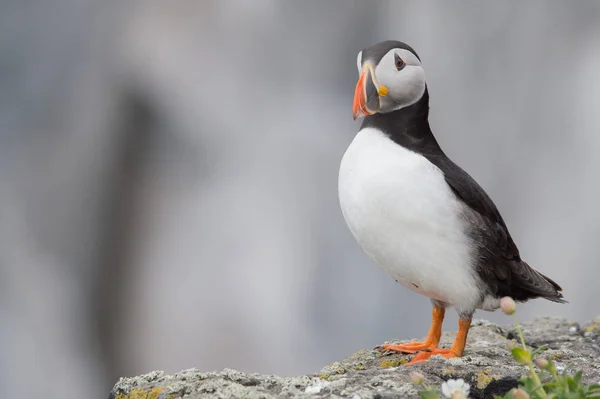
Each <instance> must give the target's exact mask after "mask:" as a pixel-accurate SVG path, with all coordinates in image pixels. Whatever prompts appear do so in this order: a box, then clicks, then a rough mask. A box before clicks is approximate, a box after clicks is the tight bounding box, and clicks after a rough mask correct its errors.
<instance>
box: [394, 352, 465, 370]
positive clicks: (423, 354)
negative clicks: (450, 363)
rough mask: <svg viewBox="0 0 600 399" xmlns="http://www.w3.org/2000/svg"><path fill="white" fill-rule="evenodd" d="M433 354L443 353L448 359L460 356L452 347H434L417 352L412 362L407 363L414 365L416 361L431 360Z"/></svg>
mask: <svg viewBox="0 0 600 399" xmlns="http://www.w3.org/2000/svg"><path fill="white" fill-rule="evenodd" d="M433 355H442V356H443V357H445V358H446V359H450V358H452V357H460V355H458V354H457V353H455V352H454V351H453V350H452V349H442V348H436V349H432V350H430V351H426V352H419V353H417V354H416V355H414V356H413V358H412V359H411V360H410V362H408V363H406V365H407V366H409V365H412V364H415V363H421V362H424V361H426V360H429V358H430V357H431V356H433Z"/></svg>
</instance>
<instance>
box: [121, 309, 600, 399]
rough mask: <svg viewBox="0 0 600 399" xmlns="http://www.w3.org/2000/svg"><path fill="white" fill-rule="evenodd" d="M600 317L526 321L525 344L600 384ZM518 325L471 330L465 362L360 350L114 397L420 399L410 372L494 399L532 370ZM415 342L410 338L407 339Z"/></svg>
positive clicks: (137, 387) (164, 378) (156, 380)
mask: <svg viewBox="0 0 600 399" xmlns="http://www.w3.org/2000/svg"><path fill="white" fill-rule="evenodd" d="M598 326H600V318H599V319H594V320H593V321H591V322H589V323H587V324H586V325H584V326H582V327H581V328H580V326H579V325H578V324H577V323H573V322H569V321H567V320H565V319H558V318H538V319H535V320H534V321H533V322H531V323H524V324H523V332H524V335H525V341H526V344H527V345H528V346H530V347H533V348H544V349H545V350H544V352H543V353H544V356H545V357H548V358H551V359H552V360H553V361H555V362H556V364H557V367H559V368H560V367H562V368H563V369H564V368H567V367H569V368H568V370H567V371H569V372H573V373H574V372H575V371H576V370H582V371H583V382H584V383H598V382H600V328H599V327H598ZM514 334H515V332H514V329H513V328H512V327H507V328H501V327H500V326H498V325H496V324H494V323H490V322H488V321H484V320H477V321H474V322H473V324H472V325H471V329H470V332H469V338H468V341H467V348H466V351H465V355H464V356H463V357H462V358H455V359H444V358H443V357H441V356H433V357H432V358H431V359H430V360H429V361H427V362H424V363H419V364H416V365H411V366H404V364H405V363H407V362H408V360H409V359H410V355H402V354H390V355H383V354H381V353H380V352H378V351H376V350H361V351H358V352H357V353H355V354H353V355H351V356H349V357H348V358H346V359H344V360H340V361H338V362H334V363H332V364H330V365H328V366H325V367H324V368H323V369H322V370H320V371H318V372H316V373H315V374H310V375H305V376H297V377H279V376H274V375H261V374H251V373H250V374H249V373H242V372H239V371H236V370H231V369H225V370H223V371H220V372H211V373H203V372H200V371H198V370H195V369H191V370H184V371H181V372H179V373H175V374H166V373H163V372H159V371H154V372H152V373H149V374H145V375H141V376H137V377H132V378H121V380H119V382H117V384H116V385H115V386H114V388H113V390H112V391H111V393H110V395H109V398H110V399H138V398H144V399H174V398H184V397H185V398H186V399H201V398H202V399H203V398H247V399H271V398H340V397H342V398H352V399H375V398H379V399H385V398H418V394H417V389H416V387H415V386H414V384H412V383H411V382H410V378H409V376H408V373H409V372H410V371H413V370H417V371H419V372H420V373H421V374H423V375H424V377H425V383H426V384H428V385H434V386H437V387H440V386H441V384H442V383H443V382H444V381H447V380H448V379H458V378H462V379H464V380H465V381H466V382H467V383H469V384H470V386H471V391H470V392H471V393H470V397H473V398H492V397H493V395H502V394H504V393H506V392H508V391H509V390H510V389H511V388H513V387H515V386H517V380H518V378H519V377H521V376H522V375H525V374H527V368H526V367H525V366H523V365H520V364H518V363H516V362H515V361H514V360H513V358H512V357H511V355H510V353H509V351H508V349H507V342H508V340H509V339H513V338H514ZM453 335H454V333H450V332H448V333H446V334H444V335H443V337H442V341H441V345H442V346H444V347H448V346H449V345H450V344H451V342H452V339H453ZM404 342H408V341H404Z"/></svg>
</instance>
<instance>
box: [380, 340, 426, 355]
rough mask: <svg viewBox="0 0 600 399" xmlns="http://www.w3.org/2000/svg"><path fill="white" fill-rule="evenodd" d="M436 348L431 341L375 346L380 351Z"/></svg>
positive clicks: (415, 350)
mask: <svg viewBox="0 0 600 399" xmlns="http://www.w3.org/2000/svg"><path fill="white" fill-rule="evenodd" d="M435 348H437V343H435V342H433V341H424V342H408V343H406V344H385V345H383V346H381V347H377V348H376V349H378V350H379V351H381V352H388V351H389V352H400V353H415V352H417V351H422V350H432V349H435Z"/></svg>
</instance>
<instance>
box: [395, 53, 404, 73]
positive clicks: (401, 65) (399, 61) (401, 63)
mask: <svg viewBox="0 0 600 399" xmlns="http://www.w3.org/2000/svg"><path fill="white" fill-rule="evenodd" d="M394 63H395V64H396V69H397V70H399V71H400V70H402V69H403V68H404V67H405V66H406V62H404V60H403V59H402V58H400V56H399V55H398V54H394Z"/></svg>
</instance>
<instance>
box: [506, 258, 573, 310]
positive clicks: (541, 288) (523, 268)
mask: <svg viewBox="0 0 600 399" xmlns="http://www.w3.org/2000/svg"><path fill="white" fill-rule="evenodd" d="M515 263H517V262H515ZM518 263H519V265H515V266H517V267H516V268H513V271H515V272H516V273H514V275H515V277H516V279H515V280H516V281H514V283H515V284H516V285H518V286H520V287H519V288H520V290H518V291H519V292H520V293H523V294H524V292H523V291H525V292H527V294H526V295H524V296H525V298H523V299H522V300H527V299H530V298H544V299H547V300H549V301H552V302H558V303H568V302H567V301H566V300H565V299H563V294H562V293H561V291H562V288H561V286H560V285H558V284H557V283H556V282H554V280H552V279H551V278H550V277H547V276H545V275H543V274H542V273H540V272H538V271H537V270H535V269H534V268H533V267H531V266H529V265H528V264H527V262H525V261H523V260H522V261H520V262H518ZM515 269H516V270H515ZM514 299H515V300H519V299H517V298H514Z"/></svg>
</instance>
